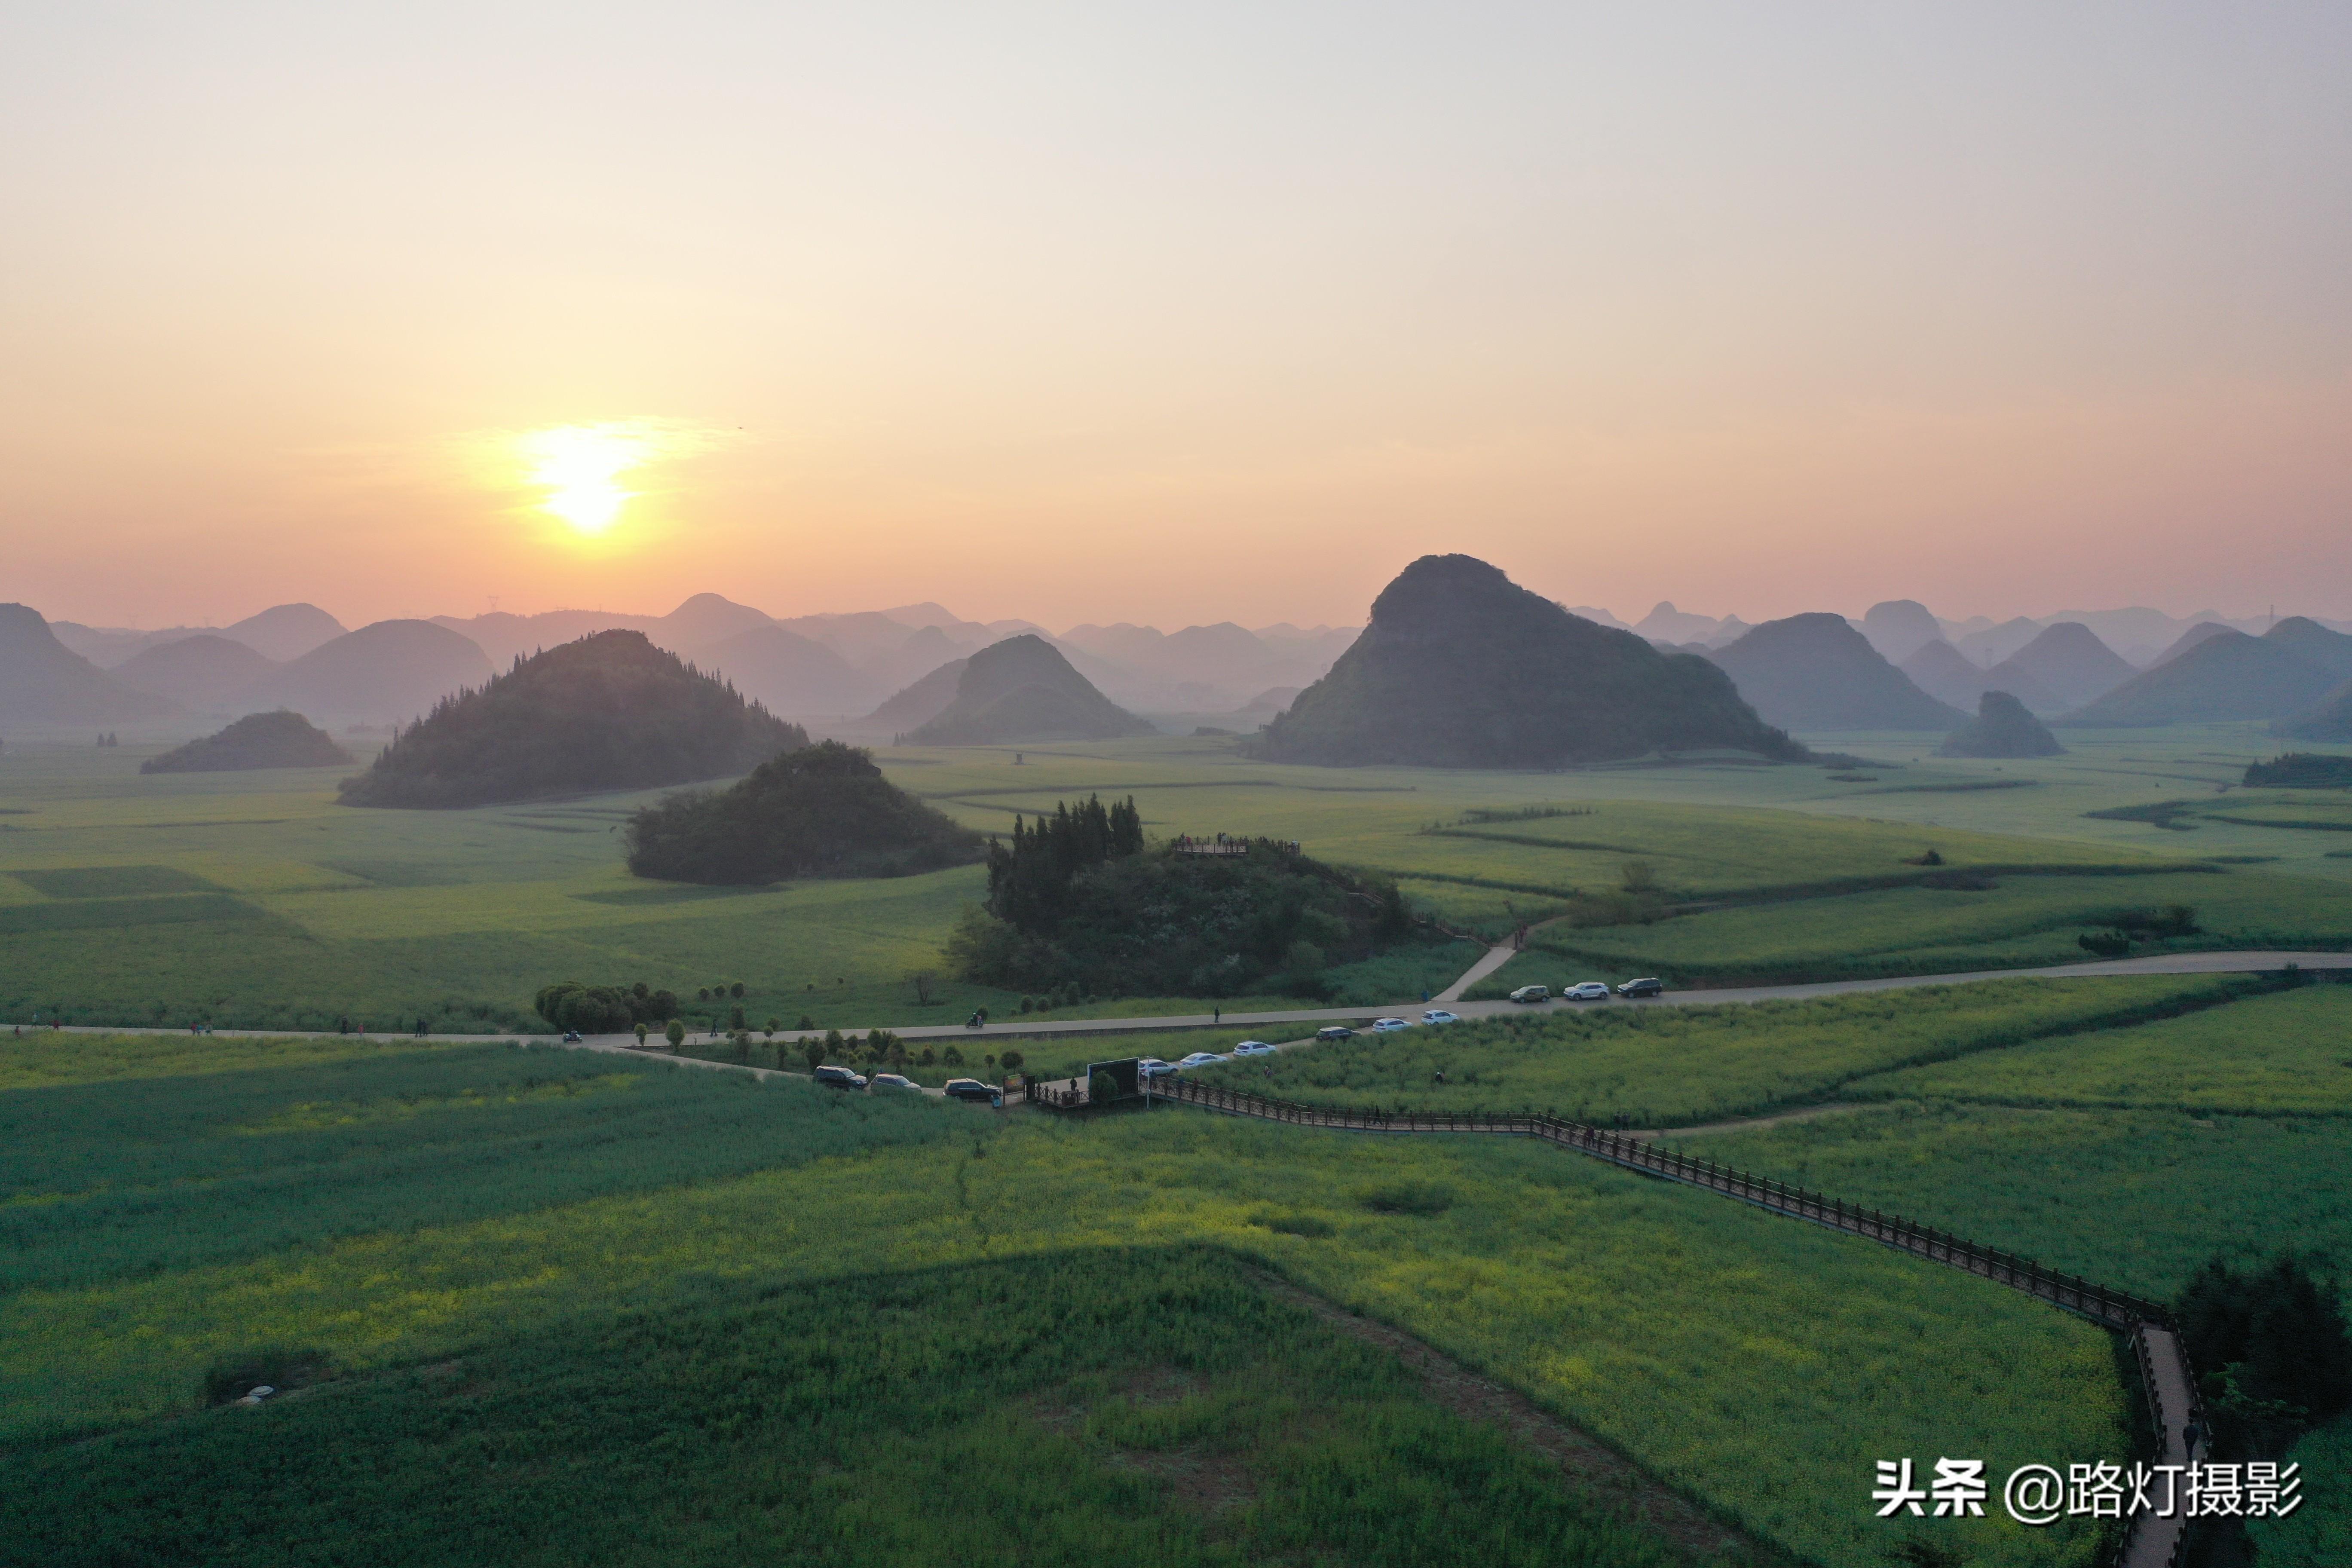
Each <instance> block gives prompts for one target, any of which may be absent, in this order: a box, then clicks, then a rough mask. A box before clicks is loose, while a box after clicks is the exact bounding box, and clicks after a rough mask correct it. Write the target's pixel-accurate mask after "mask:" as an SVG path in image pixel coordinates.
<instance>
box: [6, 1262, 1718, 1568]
mask: <svg viewBox="0 0 2352 1568" xmlns="http://www.w3.org/2000/svg"><path fill="white" fill-rule="evenodd" d="M1045 1325H1051V1331H1050V1332H1047V1331H1041V1327H1043V1326H1045ZM7 1470H8V1472H10V1473H8V1475H7V1480H8V1485H7V1486H6V1488H5V1490H0V1536H5V1538H6V1540H7V1541H8V1542H9V1553H10V1555H11V1556H12V1557H15V1558H16V1560H19V1561H26V1562H31V1561H39V1562H42V1563H47V1564H50V1565H52V1568H72V1565H79V1564H89V1565H93V1568H94V1565H99V1564H114V1563H124V1562H130V1561H140V1562H157V1561H183V1560H186V1559H187V1554H188V1552H189V1548H190V1547H191V1545H192V1544H193V1543H194V1542H203V1543H204V1548H205V1561H206V1562H208V1563H224V1564H227V1563H287V1562H292V1561H302V1562H324V1561H336V1562H364V1563H371V1564H382V1565H392V1564H403V1563H413V1564H434V1565H436V1568H437V1565H441V1564H452V1565H457V1564H474V1563H479V1564H494V1565H496V1568H522V1565H527V1564H549V1565H562V1568H574V1565H581V1564H621V1563H665V1564H667V1563H741V1562H746V1561H754V1562H767V1561H793V1562H824V1563H843V1564H885V1563H887V1564H893V1565H924V1564H935V1565H937V1568H965V1565H967V1564H1006V1565H1010V1564H1015V1563H1069V1564H1081V1563H1141V1564H1151V1565H1164V1568H1223V1565H1231V1564H1238V1563H1267V1562H1306V1561H1330V1560H1332V1559H1331V1558H1330V1557H1329V1556H1327V1555H1326V1554H1327V1553H1332V1552H1337V1553H1338V1554H1339V1557H1340V1558H1342V1559H1344V1561H1346V1562H1349V1563H1363V1564H1367V1565H1383V1564H1392V1565H1394V1568H1421V1565H1423V1564H1449V1563H1459V1564H1479V1565H1485V1564H1490V1563H1491V1564H1525V1565H1527V1568H1549V1565H1553V1564H1569V1565H1576V1564H1582V1565H1587V1568H1672V1565H1674V1564H1678V1563H1690V1562H1696V1561H1697V1558H1696V1554H1686V1553H1685V1551H1683V1550H1680V1549H1678V1548H1677V1547H1676V1545H1675V1543H1674V1542H1672V1541H1671V1540H1668V1539H1665V1538H1664V1537H1663V1536H1662V1535H1661V1533H1660V1532H1658V1531H1653V1530H1648V1529H1643V1528H1642V1527H1638V1526H1634V1525H1631V1524H1629V1523H1627V1522H1625V1521H1623V1520H1622V1518H1620V1517H1618V1516H1617V1514H1616V1513H1615V1511H1614V1510H1613V1507H1612V1505H1614V1504H1615V1503H1616V1502H1617V1501H1618V1498H1617V1497H1616V1496H1614V1495H1608V1494H1598V1495H1597V1494H1595V1493H1594V1492H1593V1491H1592V1490H1591V1489H1589V1488H1581V1487H1573V1486H1570V1485H1565V1484H1563V1482H1562V1480H1561V1478H1560V1477H1559V1473H1558V1471H1557V1470H1556V1469H1555V1468H1553V1467H1552V1466H1550V1465H1549V1464H1547V1463H1545V1462H1544V1461H1543V1460H1542V1459H1541V1458H1538V1456H1537V1455H1535V1454H1533V1453H1531V1452H1530V1451H1528V1449H1526V1448H1524V1447H1518V1446H1516V1445H1514V1444H1513V1443H1511V1442H1509V1441H1508V1440H1507V1439H1506V1438H1505V1437H1504V1436H1502V1435H1501V1434H1500V1433H1498V1432H1497V1431H1496V1429H1495V1428H1493V1427H1492V1426H1484V1425H1477V1424H1474V1423H1472V1422H1470V1421H1468V1420H1465V1419H1464V1418H1463V1417H1462V1416H1460V1415H1455V1414H1454V1413H1453V1412H1451V1411H1449V1410H1446V1409H1444V1408H1443V1407H1442V1406H1440V1405H1438V1404H1437V1403H1436V1402H1435V1401H1434V1400H1433V1399H1432V1398H1431V1396H1430V1395H1429V1394H1428V1393H1427V1392H1425V1391H1424V1389H1423V1387H1422V1385H1421V1384H1420V1382H1419V1380H1418V1379H1416V1378H1415V1377H1413V1376H1412V1374H1411V1373H1408V1372H1407V1371H1406V1370H1405V1369H1404V1368H1403V1367H1402V1366H1401V1365H1400V1364H1399V1363H1398V1362H1397V1360H1396V1358H1395V1357H1394V1356H1393V1355H1391V1354H1388V1353H1385V1352H1381V1351H1379V1350H1376V1349H1373V1348H1371V1347H1369V1346H1366V1345H1362V1344H1360V1343H1357V1342H1354V1341H1352V1340H1350V1339H1349V1338H1347V1337H1346V1336H1344V1335H1343V1334H1341V1333H1340V1332H1339V1331H1337V1330H1335V1329H1333V1328H1331V1327H1329V1326H1328V1325H1326V1324H1324V1323H1322V1322H1320V1321H1318V1320H1317V1319H1316V1318H1314V1317H1313V1316H1311V1315H1310V1314H1308V1313H1307V1312H1306V1311H1304V1310H1300V1309H1299V1308H1297V1307H1296V1306H1291V1305H1287V1304H1286V1303H1281V1302H1277V1301H1275V1300H1271V1299H1269V1298H1268V1296H1267V1295H1266V1294H1265V1292H1264V1291H1263V1290H1261V1289H1257V1288H1256V1287H1255V1284H1254V1282H1253V1281H1252V1280H1251V1279H1248V1278H1247V1277H1246V1276H1245V1275H1244V1271H1243V1269H1242V1268H1241V1267H1240V1266H1239V1265H1237V1264H1236V1263H1235V1262H1234V1260H1233V1259H1231V1258H1227V1257H1224V1256H1222V1255H1219V1254H1214V1253H1208V1252H1202V1251H1199V1250H1192V1249H1166V1250H1159V1251H1150V1250H1139V1251H1129V1250H1098V1251H1090V1252H1080V1253H1061V1254H1047V1255H1044V1256H1039V1257H1033V1258H1019V1259H1013V1260H1009V1261H1003V1262H993V1263H985V1264H975V1265H969V1266H965V1267H962V1268H946V1269H938V1270H929V1271H921V1272H916V1273H909V1274H898V1275H891V1276H880V1277H877V1276H871V1275H868V1276H862V1277H854V1278H850V1279H839V1280H829V1281H824V1282H822V1283H815V1284H804V1285H796V1286H789V1287H782V1288H775V1289H762V1290H758V1291H752V1290H741V1291H737V1292H734V1293H732V1294H731V1295H730V1296H729V1297H726V1298H724V1299H721V1300H714V1301H710V1302H706V1303H702V1304H699V1305H698V1306H696V1307H695V1308H692V1309H689V1310H686V1311H683V1312H679V1313H675V1314H666V1315H663V1316H660V1317H653V1316H647V1317H645V1318H640V1319H635V1320H633V1321H627V1322H625V1323H622V1324H618V1325H614V1326H611V1327H606V1328H602V1329H599V1330H597V1331H593V1332H590V1333H585V1334H582V1335H579V1336H577V1337H572V1336H565V1337H562V1338H553V1339H536V1338H530V1337H517V1338H514V1339H511V1340H505V1341H500V1342H494V1343H492V1344H489V1345H487V1346H485V1347H483V1348H481V1349H480V1350H478V1351H476V1352H471V1353H469V1354H468V1355H467V1357H466V1358H465V1359H464V1360H462V1361H459V1362H453V1363H442V1364H440V1365H438V1366H435V1367H431V1368H425V1369H420V1370H414V1371H409V1372H406V1373H400V1374H392V1375H383V1376H377V1377H372V1378H363V1379H355V1380H352V1382H350V1383H347V1384H327V1385H323V1386H320V1387H318V1388H315V1389H312V1390H310V1391H306V1393H305V1394H300V1395H296V1396H293V1397H289V1398H288V1399H286V1400H283V1401H281V1402H279V1403H278V1404H275V1405H269V1406H267V1407H264V1408H262V1409H257V1410H247V1409H230V1410H226V1411H219V1412H215V1413H212V1414H209V1415H192V1416H184V1417H181V1418H179V1419H176V1420H173V1421H169V1422H165V1423H163V1424H161V1425H159V1426H154V1427H152V1428H149V1429H146V1430H142V1431H138V1432H133V1433H126V1434H122V1435H119V1436H111V1437H109V1438H106V1439H103V1440H101V1441H100V1442H98V1443H96V1444H93V1445H89V1446H88V1447H83V1448H79V1449H77V1450H75V1451H72V1452H70V1453H62V1454H53V1455H42V1456H37V1457H32V1458H26V1459H22V1460H19V1461H17V1462H16V1463H15V1464H13V1465H9V1466H7ZM257 1475H266V1476H268V1478H269V1485H268V1487H267V1488H265V1489H259V1490H258V1491H257V1490H256V1489H254V1488H252V1487H250V1486H249V1485H248V1484H247V1482H248V1479H249V1478H251V1477H253V1476H257ZM1367 1498H1378V1499H1380V1500H1381V1508H1380V1510H1379V1511H1378V1513H1377V1514H1376V1515H1375V1514H1372V1513H1370V1512H1368V1511H1367V1510H1366V1509H1365V1507H1364V1500H1366V1499H1367ZM1709 1533H1719V1532H1709ZM289 1542H297V1543H299V1546H296V1547H294V1548H293V1549H292V1550H291V1551H290V1552H289ZM1710 1555H1711V1554H1710Z"/></svg>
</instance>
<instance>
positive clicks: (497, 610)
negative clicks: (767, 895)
mask: <svg viewBox="0 0 2352 1568" xmlns="http://www.w3.org/2000/svg"><path fill="white" fill-rule="evenodd" d="M1506 570H1507V569H1506ZM1520 585H1521V586H1522V587H1534V586H1535V585H1534V584H1524V583H1523V584H1520ZM1536 591H1538V592H1541V589H1540V588H1538V589H1537V590H1536ZM711 594H717V590H715V589H707V588H706V589H698V590H696V591H695V592H694V593H691V594H688V595H686V597H685V598H682V599H680V600H678V601H677V602H675V603H672V604H670V605H668V606H667V608H660V609H656V608H650V607H647V606H646V605H635V606H625V605H549V606H547V607H545V608H543V609H533V610H523V609H516V608H514V607H512V606H511V605H503V604H502V605H495V606H491V607H488V608H484V609H478V610H473V611H468V612H460V611H454V610H424V611H419V612H416V613H415V614H413V615H403V616H376V617H373V619H374V620H433V619H443V620H454V621H472V620H476V619H479V618H482V617H485V616H495V615H506V616H517V617H519V618H522V619H530V618H532V617H535V616H623V617H627V618H630V619H639V620H658V619H661V618H662V617H663V616H668V615H670V614H673V613H675V612H676V611H677V609H678V608H679V607H680V606H681V605H684V604H685V603H686V602H687V601H688V600H690V599H693V598H697V597H700V596H703V595H711ZM718 596H719V597H720V598H725V599H727V600H728V601H729V602H730V603H731V604H738V605H743V607H745V608H747V609H753V610H757V611H759V612H760V613H761V614H762V615H764V616H768V617H769V618H771V619H772V620H776V621H790V620H795V619H799V618H801V617H803V616H812V617H814V616H858V615H880V616H891V615H894V614H895V613H896V612H899V611H908V610H916V609H919V608H922V607H924V606H926V605H928V606H929V607H930V608H934V609H939V610H942V611H945V612H946V613H947V614H948V615H950V616H954V617H955V619H956V620H957V622H958V623H959V624H961V625H965V626H996V625H1003V624H1007V623H1012V622H1022V623H1025V624H1028V625H1032V626H1039V627H1041V628H1043V629H1044V630H1045V631H1047V632H1050V633H1052V634H1053V635H1054V636H1055V637H1060V636H1062V635H1064V634H1065V633H1066V632H1069V631H1072V630H1075V629H1077V628H1079V627H1083V626H1105V627H1110V626H1139V627H1143V628H1147V629H1155V630H1159V631H1162V632H1174V631H1179V630H1182V629H1184V628H1185V627H1187V626H1219V625H1231V626H1242V627H1243V629H1244V630H1246V631H1251V632H1260V631H1265V630H1269V629H1271V628H1273V627H1276V626H1284V625H1288V626H1294V627H1296V628H1297V629H1299V630H1301V631H1316V630H1337V629H1360V628H1361V627H1362V626H1363V625H1364V624H1365V622H1366V620H1367V619H1368V617H1369V615H1370V608H1371V606H1370V604H1369V603H1368V604H1366V605H1364V606H1363V608H1362V609H1361V610H1360V611H1359V612H1358V613H1357V614H1356V615H1355V616H1351V617H1346V618H1341V619H1337V620H1316V621H1300V620H1297V619H1293V620H1289V621H1286V622H1285V621H1260V622H1256V623H1255V624H1253V623H1251V622H1248V621H1244V620H1240V619H1237V618H1236V617H1234V616H1212V617H1210V618H1207V619H1203V620H1197V621H1179V620H1174V619H1171V618H1165V617H1163V618H1160V619H1157V620H1150V619H1144V620H1137V619H1124V618H1122V619H1119V620H1093V619H1084V620H1073V621H1065V622H1060V623H1054V622H1047V621H1041V620H1038V619H1036V618H1035V617H1034V616H1020V615H992V614H986V613H982V614H977V615H969V614H966V613H965V608H966V607H963V606H957V605H943V604H940V603H939V602H938V601H936V600H915V601H904V602H901V603H898V604H895V605H850V606H839V607H833V608H823V609H810V610H796V611H782V612H780V611H775V610H772V609H770V608H768V606H766V605H751V604H745V603H744V601H742V600H740V599H735V598H733V597H732V596H731V595H724V594H719V595H718ZM1545 596H1546V597H1548V598H1551V599H1553V600H1555V601H1556V602H1558V603H1560V604H1562V605H1567V607H1569V608H1570V609H1571V610H1579V611H1582V610H1593V609H1598V610H1601V611H1604V612H1606V613H1608V614H1609V615H1611V616H1613V617H1615V618H1616V619H1617V620H1619V621H1622V623H1623V624H1624V625H1626V626H1635V625H1639V624H1640V623H1641V622H1642V621H1643V619H1644V618H1645V617H1646V616H1650V615H1651V614H1653V613H1654V612H1655V611H1657V610H1660V609H1672V610H1674V611H1675V612H1676V613H1678V614H1681V615H1685V616H1695V617H1699V618H1705V619H1710V620H1716V621H1725V620H1740V621H1744V622H1746V623H1747V624H1748V625H1750V626H1755V625H1760V624H1761V623H1763V622H1765V621H1767V620H1773V619H1779V618H1781V617H1779V616H1760V615H1742V614H1741V613H1740V611H1739V610H1738V609H1736V608H1735V609H1727V610H1712V609H1701V608H1697V607H1695V606H1693V605H1688V604H1685V603H1683V602H1681V601H1679V600H1675V599H1665V600H1661V601H1659V602H1657V603H1656V604H1654V605H1646V606H1643V607H1640V608H1636V609H1631V610H1627V609H1622V608H1620V607H1619V606H1617V605H1593V604H1578V605H1570V604H1569V602H1568V601H1567V600H1566V599H1564V598H1562V597H1561V596H1560V595H1556V594H1555V595H1545ZM1893 597H1894V598H1895V599H1911V600H1912V602H1914V603H1919V602H1921V601H1918V600H1916V598H1914V596H1912V595H1894V596H1893ZM1887 602H1890V601H1888V600H1874V601H1873V604H1881V603H1887ZM288 605H310V607H312V608H314V609H320V610H324V611H325V612H326V613H327V614H328V615H330V616H334V618H335V619H336V620H338V621H340V622H341V623H342V624H343V625H344V626H346V627H350V628H354V629H356V628H357V627H359V626H365V625H369V624H372V623H371V620H370V619H369V618H366V617H359V618H355V617H354V616H351V615H346V614H343V613H341V612H340V611H338V610H337V609H336V608H335V606H333V605H326V604H321V603H320V602H319V601H318V599H316V598H296V599H289V600H282V601H279V602H278V603H277V604H271V605H254V606H252V607H251V608H249V609H243V610H240V611H239V612H238V613H236V614H235V615H225V614H220V613H217V612H215V613H210V614H206V615H204V616H200V617H199V618H190V619H179V620H169V621H158V622H155V623H153V624H151V625H146V626H140V625H133V624H131V623H127V622H105V621H92V620H85V619H83V618H81V617H79V616H64V615H57V614H53V613H51V612H50V611H48V610H47V609H45V608H43V606H41V605H33V606H32V607H33V608H34V609H36V610H39V611H40V612H41V614H42V616H43V617H44V618H45V619H47V620H48V621H50V622H51V623H53V624H54V623H57V622H60V621H64V622H70V623H73V624H75V625H78V626H89V627H90V628H91V629H92V630H99V631H149V632H155V631H173V630H181V629H192V630H196V631H218V630H222V629H224V628H226V627H228V626H234V625H236V623H237V622H239V621H241V620H244V619H246V618H247V617H248V616H257V615H259V614H262V613H263V612H265V611H268V610H271V609H280V608H285V607H287V606H288ZM1870 607H1871V606H1870V605H1858V606H1848V607H1845V608H1838V607H1836V606H1833V605H1812V606H1810V608H1811V611H1813V612H1819V611H1822V610H1828V611H1830V612H1831V613H1832V614H1835V615H1841V616H1844V617H1846V618H1847V619H1848V620H1850V621H1853V622H1854V623H1856V624H1857V625H1859V624H1860V623H1861V621H1862V619H1863V617H1864V614H1865V613H1866V612H1867V610H1868V609H1869V608H1870ZM1926 607H1927V610H1928V611H1929V613H1931V614H1932V615H1934V616H1936V617H1937V619H1938V620H1939V621H1942V622H1944V623H1945V624H1947V625H1948V626H1961V625H1967V624H1970V623H1973V622H1984V623H1986V624H1988V625H1999V624H2000V623H2003V622H2006V621H2009V620H2011V619H2013V618H2022V619H2026V620H2034V621H2046V620H2051V619H2053V618H2057V617H2060V616H2065V615H2070V614H2075V615H2094V616H2097V615H2113V614H2118V613H2123V612H2127V611H2133V610H2157V611H2158V612H2159V613H2161V614H2164V615H2166V616H2170V617H2171V618H2172V619H2174V620H2178V621H2183V622H2190V621H2194V620H2196V619H2198V618H2200V617H2201V616H2216V617H2218V618H2220V619H2221V620H2225V621H2257V620H2261V619H2263V618H2264V617H2265V616H2271V615H2273V611H2272V609H2271V607H2270V606H2268V605H2265V606H2263V607H2262V608H2260V609H2255V610H2236V609H2231V608H2224V607H2221V606H2216V605H2200V607H2199V608H2197V609H2195V610H2191V611H2188V612H2186V613H2180V612H2174V611H2170V610H2164V609H2163V608H2162V607H2161V606H2159V605H2062V606H2059V607H2058V608H2056V609H2052V610H2046V611H2042V612H2039V613H2036V612H2033V611H2022V610H2021V611H2015V612H2011V613H2008V614H1999V615H1996V614H1990V613H1987V612H1983V611H1979V612H1976V613H1975V614H1973V615H1954V614H1951V613H1950V612H1948V611H1947V610H1944V609H1940V608H1938V607H1937V606H1936V605H1927V606H1926ZM982 608H983V611H984V610H985V608H986V607H985V606H983V607H982ZM1805 613H1807V611H1803V610H1792V611H1790V612H1788V614H1790V615H1801V614H1805ZM2305 613H2307V612H2300V611H2289V610H2287V609H2284V608H2280V609H2278V610H2276V611H2275V612H2274V614H2275V616H2276V618H2278V619H2282V620H2284V619H2285V618H2287V616H2290V615H2294V614H2305ZM2313 618H2315V619H2319V620H2333V619H2336V618H2338V617H2336V616H2327V615H2325V614H2317V615H2314V616H2313ZM914 624H915V623H913V622H909V623H908V625H909V626H913V625H914Z"/></svg>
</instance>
